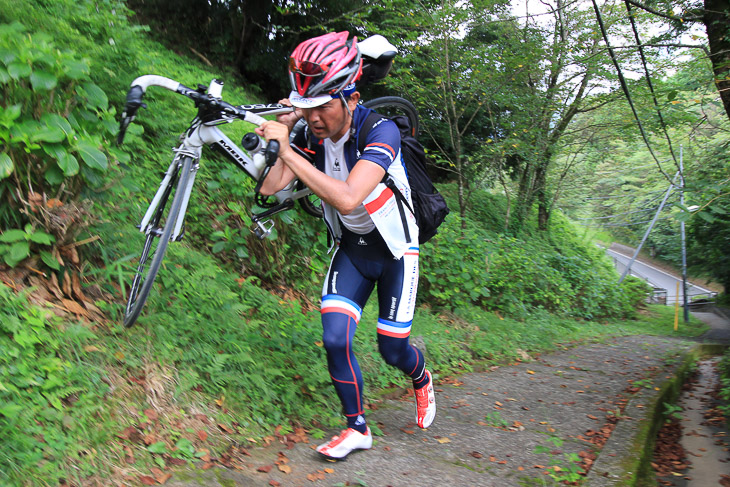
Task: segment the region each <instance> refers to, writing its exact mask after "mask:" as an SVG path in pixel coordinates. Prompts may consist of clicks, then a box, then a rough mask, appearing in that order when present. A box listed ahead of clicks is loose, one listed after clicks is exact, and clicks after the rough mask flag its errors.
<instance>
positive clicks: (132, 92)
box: [117, 86, 147, 145]
mask: <svg viewBox="0 0 730 487" xmlns="http://www.w3.org/2000/svg"><path fill="white" fill-rule="evenodd" d="M143 97H144V90H143V89H142V87H141V86H132V87H131V88H130V89H129V92H127V100H126V103H125V105H124V111H123V112H122V119H121V120H120V122H119V133H118V134H117V145H122V143H123V142H124V136H125V135H126V133H127V127H129V124H130V123H132V122H133V121H134V119H135V117H136V116H137V110H139V109H140V107H141V108H147V104H146V103H144V102H143V101H142V98H143Z"/></svg>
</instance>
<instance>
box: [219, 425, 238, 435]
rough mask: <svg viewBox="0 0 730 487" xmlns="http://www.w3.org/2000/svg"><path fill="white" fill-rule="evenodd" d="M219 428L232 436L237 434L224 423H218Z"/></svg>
mask: <svg viewBox="0 0 730 487" xmlns="http://www.w3.org/2000/svg"><path fill="white" fill-rule="evenodd" d="M218 427H219V428H220V429H222V430H223V431H225V432H226V433H230V434H233V433H235V431H234V430H233V428H231V427H230V426H226V425H225V424H223V423H218Z"/></svg>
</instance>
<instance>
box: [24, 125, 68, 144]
mask: <svg viewBox="0 0 730 487" xmlns="http://www.w3.org/2000/svg"><path fill="white" fill-rule="evenodd" d="M65 138H66V134H65V133H64V131H63V130H61V129H60V128H59V127H50V126H48V125H46V126H43V125H40V127H39V128H38V130H36V131H34V132H33V133H31V135H30V140H31V141H33V142H51V143H54V142H61V141H62V140H64V139H65Z"/></svg>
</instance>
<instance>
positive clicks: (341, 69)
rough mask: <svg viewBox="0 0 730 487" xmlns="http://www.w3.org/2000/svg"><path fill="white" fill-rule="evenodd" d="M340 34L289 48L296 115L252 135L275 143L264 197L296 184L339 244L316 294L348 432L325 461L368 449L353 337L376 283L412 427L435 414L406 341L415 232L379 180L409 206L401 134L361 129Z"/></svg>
mask: <svg viewBox="0 0 730 487" xmlns="http://www.w3.org/2000/svg"><path fill="white" fill-rule="evenodd" d="M347 37H348V34H347V32H340V33H334V32H333V33H329V34H326V35H323V36H320V37H316V38H314V39H310V40H308V41H305V42H303V43H302V44H300V45H299V46H298V47H297V48H296V49H295V50H294V52H293V53H292V55H291V58H290V60H289V75H290V80H291V84H292V92H291V94H290V95H289V98H288V99H287V100H282V103H284V104H291V105H293V106H294V107H295V111H294V112H292V113H291V114H288V115H285V116H280V117H279V118H278V120H277V121H276V122H274V121H269V122H266V123H264V124H262V125H261V126H260V127H259V128H258V129H257V133H258V134H259V135H261V136H264V137H265V138H266V139H268V140H277V141H278V142H279V144H280V146H281V147H280V150H279V160H278V161H277V163H276V165H275V166H274V167H273V168H272V169H271V171H270V173H269V175H268V177H267V178H266V181H265V183H264V185H263V187H262V188H261V192H262V193H264V194H273V193H275V192H276V191H278V190H280V189H281V188H283V187H284V186H286V185H287V184H288V183H289V182H290V181H291V180H292V179H293V178H298V179H299V180H300V181H302V182H303V183H304V184H306V185H307V186H308V187H309V188H310V189H311V190H312V191H313V192H314V193H315V194H316V195H317V196H319V198H320V199H321V200H322V205H323V210H324V219H325V223H326V224H327V227H328V230H329V232H330V233H331V234H332V236H333V237H334V240H335V243H336V244H337V250H336V251H335V253H334V256H333V258H332V263H331V266H330V269H329V272H328V274H327V278H326V281H325V283H324V286H323V290H322V327H323V342H324V347H325V350H326V352H327V363H328V367H329V371H330V375H331V376H332V381H333V384H334V386H335V389H336V391H337V394H338V396H339V397H340V400H341V402H342V406H343V409H344V413H345V417H346V418H347V429H345V430H343V431H342V432H341V433H340V434H339V435H338V436H335V437H334V438H332V439H331V440H330V441H328V442H327V443H324V444H322V445H320V446H319V447H317V451H318V452H319V453H320V454H322V455H323V456H325V457H327V458H330V459H342V458H344V457H345V456H347V455H348V454H349V453H350V452H351V451H353V450H358V449H365V450H366V449H369V448H370V447H371V446H372V435H371V433H370V428H368V426H367V423H366V421H365V412H364V404H363V395H362V384H363V381H362V375H361V373H360V368H359V366H358V364H357V360H356V359H355V356H354V354H353V350H352V340H353V337H354V335H355V329H356V327H357V324H358V321H359V320H360V315H361V312H362V309H363V307H364V306H365V303H366V301H367V299H368V297H369V296H370V294H371V292H372V291H373V289H374V287H375V284H376V283H377V285H378V291H377V294H378V303H379V314H378V327H377V330H378V349H379V351H380V353H381V355H382V356H383V358H384V359H385V361H386V363H388V364H390V365H393V366H395V367H398V368H399V369H400V370H402V371H403V372H404V373H406V374H407V375H408V376H409V377H411V379H412V380H413V387H414V391H415V395H416V422H417V423H418V426H420V427H421V428H427V427H428V426H430V424H431V423H432V422H433V419H434V417H435V415H436V404H435V396H434V391H433V381H432V378H431V373H430V372H429V371H428V370H426V367H425V363H424V357H423V354H422V353H421V351H420V350H418V349H417V348H416V347H414V346H412V345H410V344H409V343H408V337H409V335H410V330H411V321H412V319H413V313H414V309H415V299H416V289H417V286H418V227H417V225H416V223H415V218H414V217H413V215H411V214H410V212H408V211H407V210H406V213H408V215H407V218H406V219H405V221H404V220H403V219H402V218H401V215H400V213H399V211H398V207H397V202H396V198H395V196H394V194H393V192H392V191H391V190H390V189H389V188H388V187H387V186H386V185H385V184H384V183H383V182H382V181H383V178H384V176H385V175H386V172H387V173H388V174H389V177H391V178H392V179H393V180H394V181H395V183H396V186H397V187H398V188H399V189H400V190H401V192H402V193H403V194H404V196H405V197H406V198H407V199H408V200H409V202H410V188H409V186H408V179H407V177H406V173H405V167H404V165H403V162H402V160H401V153H400V132H399V131H398V128H397V127H396V125H395V124H394V123H393V122H392V121H390V120H387V119H384V120H382V121H380V122H379V123H376V124H375V125H374V126H372V128H370V127H364V126H363V125H364V122H365V119H366V118H367V115H368V114H369V113H370V112H371V110H369V109H367V108H364V107H362V106H360V105H358V100H359V99H360V94H359V93H358V92H357V91H355V81H357V79H358V78H359V76H360V74H361V69H362V61H361V58H360V52H359V50H358V49H357V38H353V39H351V40H348V39H347ZM300 117H304V119H305V121H306V122H307V125H308V131H309V134H308V135H303V136H302V137H300V139H302V140H296V141H294V142H295V143H296V144H297V145H300V146H306V147H307V148H308V149H307V150H309V151H310V152H313V154H314V161H315V165H314V166H313V165H312V164H311V163H310V162H309V161H307V160H306V159H305V158H303V157H301V156H300V155H299V154H297V153H296V152H295V151H294V150H293V149H292V147H291V146H290V144H289V132H290V130H291V128H292V127H293V126H294V124H295V123H296V121H297V120H298V119H299V118H300ZM362 129H366V130H367V129H370V130H369V131H368V132H367V137H366V140H365V147H364V149H363V151H362V153H361V154H360V153H359V150H358V147H357V145H358V143H357V141H358V134H359V133H360V130H362ZM406 224H407V225H408V230H409V234H410V237H411V238H410V239H407V237H406V232H405V229H404V225H406Z"/></svg>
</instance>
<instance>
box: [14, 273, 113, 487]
mask: <svg viewBox="0 0 730 487" xmlns="http://www.w3.org/2000/svg"><path fill="white" fill-rule="evenodd" d="M95 338H96V336H95V334H94V333H93V332H91V331H90V330H89V329H88V328H86V327H84V326H81V325H80V324H75V323H65V324H64V323H62V322H61V320H60V319H58V318H55V317H53V316H52V315H50V313H49V312H48V311H45V310H42V309H40V308H38V307H36V306H33V305H30V304H29V303H28V301H27V299H26V297H25V296H24V295H22V294H21V295H15V293H14V292H13V291H11V290H10V288H8V287H7V286H5V285H3V284H0V351H1V353H0V435H2V438H3V448H2V451H0V480H2V483H3V484H5V485H26V484H27V479H30V478H32V479H35V480H36V481H37V482H40V483H43V484H57V483H58V480H59V479H60V478H69V475H71V476H72V478H73V476H74V474H73V473H72V472H73V471H74V469H73V468H70V466H69V465H68V463H66V462H69V461H70V462H74V461H76V460H78V459H79V458H80V457H81V456H84V455H91V456H92V457H93V456H96V455H95V454H92V453H91V450H92V449H93V448H94V447H95V446H96V445H98V444H100V443H102V442H104V441H107V440H108V437H109V436H110V435H109V433H108V432H107V431H105V430H104V428H99V427H98V423H99V421H100V419H102V418H107V417H108V416H109V412H108V411H107V410H106V405H105V402H104V395H105V394H106V392H107V391H108V389H109V388H108V386H107V385H106V384H105V383H104V382H103V381H102V374H101V372H100V371H99V370H98V369H96V368H95V367H90V366H89V364H88V363H86V361H87V357H88V355H89V354H90V353H92V352H93V350H94V349H93V348H88V347H89V345H87V344H88V343H90V342H91V341H92V340H94V339H95ZM79 473H81V474H83V475H88V474H89V473H91V472H90V471H89V470H86V471H81V472H79Z"/></svg>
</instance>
